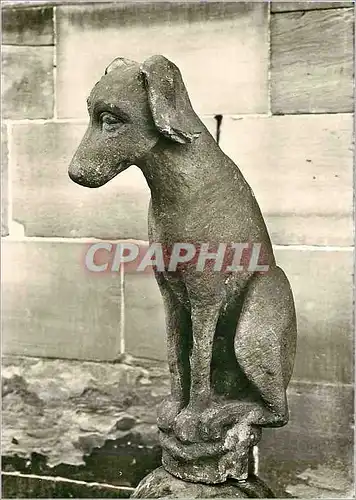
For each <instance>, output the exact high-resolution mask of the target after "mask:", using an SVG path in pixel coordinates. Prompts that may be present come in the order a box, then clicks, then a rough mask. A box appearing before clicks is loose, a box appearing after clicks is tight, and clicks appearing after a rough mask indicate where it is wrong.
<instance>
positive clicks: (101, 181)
mask: <svg viewBox="0 0 356 500" xmlns="http://www.w3.org/2000/svg"><path fill="white" fill-rule="evenodd" d="M130 165H131V163H130V162H127V161H122V162H120V163H119V164H118V165H117V166H116V167H115V168H111V169H110V170H108V171H106V172H102V171H98V170H96V169H95V170H86V171H85V172H83V169H80V168H76V166H75V165H73V164H71V165H70V167H69V170H68V175H69V177H70V179H71V180H72V181H73V182H75V183H76V184H79V185H80V186H83V187H87V188H98V187H101V186H104V185H105V184H107V183H108V182H109V181H111V180H112V179H113V178H114V177H116V176H117V175H118V174H120V173H121V172H123V171H124V170H126V169H127V168H128V167H129V166H130Z"/></svg>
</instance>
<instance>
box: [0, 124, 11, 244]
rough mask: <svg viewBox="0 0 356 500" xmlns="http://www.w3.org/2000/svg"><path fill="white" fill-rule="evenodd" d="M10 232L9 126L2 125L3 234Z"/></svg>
mask: <svg viewBox="0 0 356 500" xmlns="http://www.w3.org/2000/svg"><path fill="white" fill-rule="evenodd" d="M8 234H9V224H8V147H7V128H6V125H1V236H6V235H8Z"/></svg>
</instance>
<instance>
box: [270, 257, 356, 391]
mask: <svg viewBox="0 0 356 500" xmlns="http://www.w3.org/2000/svg"><path fill="white" fill-rule="evenodd" d="M276 260H277V263H278V264H279V265H280V266H281V267H282V269H284V271H285V273H286V274H287V276H288V278H289V280H290V283H291V287H292V290H293V294H294V298H295V305H296V311H297V324H298V341H297V355H296V361H295V367H294V372H293V378H294V379H295V380H302V381H305V380H308V381H313V382H328V383H351V380H352V372H353V357H352V356H353V354H352V352H353V349H352V338H353V286H352V273H353V252H352V251H351V249H350V250H345V251H338V250H332V249H327V250H323V249H320V250H317V249H315V250H298V249H292V248H290V249H288V248H285V249H277V250H276Z"/></svg>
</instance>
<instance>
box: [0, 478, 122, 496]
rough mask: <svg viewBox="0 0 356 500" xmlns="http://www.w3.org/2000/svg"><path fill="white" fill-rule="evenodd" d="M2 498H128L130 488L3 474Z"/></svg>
mask: <svg viewBox="0 0 356 500" xmlns="http://www.w3.org/2000/svg"><path fill="white" fill-rule="evenodd" d="M1 489H2V498H130V495H131V493H132V489H131V488H124V487H118V486H111V485H109V484H99V483H85V482H84V481H81V482H79V481H77V482H74V481H68V480H66V479H65V478H58V477H56V478H52V479H49V478H44V477H39V476H31V475H27V476H24V475H19V474H9V473H3V474H2V476H1Z"/></svg>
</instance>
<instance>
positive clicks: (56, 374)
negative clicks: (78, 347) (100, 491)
mask: <svg viewBox="0 0 356 500" xmlns="http://www.w3.org/2000/svg"><path fill="white" fill-rule="evenodd" d="M123 361H125V358H123ZM128 362H129V363H132V364H130V365H128V364H127V363H128ZM3 390H4V392H3V417H2V418H3V442H2V452H3V457H4V458H3V462H2V467H3V470H4V471H5V472H6V471H7V472H11V471H12V472H14V471H19V472H21V473H23V474H37V475H47V476H49V475H50V476H62V477H66V478H71V479H77V480H78V479H79V480H83V481H92V482H94V481H95V482H101V483H109V484H116V485H126V486H136V485H137V484H138V483H139V482H140V480H141V479H142V478H143V477H144V476H145V474H147V473H149V472H150V471H152V470H153V469H154V468H155V467H158V466H159V461H160V452H159V448H158V446H157V445H158V437H157V431H156V426H155V418H156V415H155V405H156V404H157V403H158V402H159V401H160V400H161V399H162V398H163V397H165V396H166V395H167V394H168V392H169V382H168V370H167V369H166V368H165V367H164V366H161V365H154V364H152V362H146V363H144V364H142V362H138V361H136V360H133V359H130V358H129V357H127V358H126V364H125V362H123V363H119V364H107V363H90V362H77V361H65V360H54V359H53V360H50V359H38V358H37V359H33V358H23V357H8V356H5V357H4V358H3ZM352 393H353V391H352V387H351V386H343V385H331V384H325V385H323V384H310V383H307V382H305V383H303V382H292V383H291V385H290V387H289V390H288V400H289V406H290V416H291V419H290V423H289V424H288V425H287V426H286V427H285V428H284V429H276V430H269V429H266V430H264V433H263V438H262V441H261V445H260V453H259V457H260V471H261V474H262V477H263V478H265V479H266V481H267V482H268V484H270V485H271V487H272V488H273V489H274V490H275V492H276V493H278V494H279V495H280V496H281V497H282V498H285V496H286V493H285V491H286V489H287V490H288V491H290V493H293V492H296V491H299V490H298V488H301V487H302V486H303V485H304V490H303V498H316V496H317V497H319V494H318V495H315V491H316V490H315V488H318V489H320V490H321V493H322V492H323V490H328V489H329V491H330V492H331V494H330V497H331V498H335V495H336V494H337V493H338V492H340V491H346V490H348V489H349V486H350V484H351V482H350V475H351V474H352V467H351V464H352V451H353V446H352V416H353V395H352ZM63 415H65V416H66V418H64V416H63ZM44 416H45V417H44ZM110 419H111V420H110ZM38 422H41V424H43V425H41V429H40V430H39V426H38ZM79 424H80V426H79ZM110 425H111V427H114V426H116V429H117V430H114V431H112V434H114V433H115V432H116V433H117V435H120V436H121V437H120V438H118V439H116V440H113V441H110V440H106V439H107V438H108V436H110V432H108V429H110ZM120 429H121V430H120ZM61 432H62V433H63V438H61V439H58V441H57V442H55V441H56V436H57V438H58V434H60V433H61ZM100 440H104V441H105V442H104V445H102V446H101V447H99V448H93V446H95V444H99V442H100ZM62 441H63V442H65V443H69V444H70V443H76V448H75V450H74V451H73V449H72V448H70V446H69V444H68V445H66V450H69V451H68V453H67V452H66V450H64V451H63V450H62V446H63V445H62ZM16 442H17V444H16ZM99 446H100V445H99ZM17 456H18V457H23V458H18V457H17ZM58 461H62V462H60V463H59V465H57V466H54V467H53V465H54V463H58ZM79 463H83V465H77V466H75V465H69V464H79ZM48 464H50V465H52V466H49V465H48ZM325 468H327V472H326V470H325ZM348 474H349V476H348ZM331 483H332V484H331ZM298 485H299V486H298ZM308 485H309V486H308ZM294 488H296V489H295V490H294ZM308 488H309V489H308ZM308 491H309V494H308ZM304 495H306V496H304ZM8 498H9V497H8ZM344 498H348V495H347V494H345V495H344Z"/></svg>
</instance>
